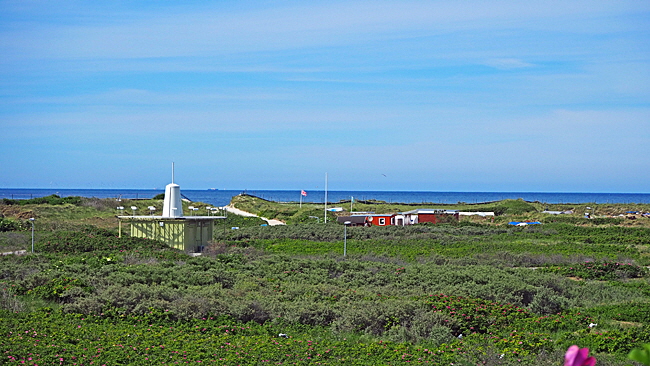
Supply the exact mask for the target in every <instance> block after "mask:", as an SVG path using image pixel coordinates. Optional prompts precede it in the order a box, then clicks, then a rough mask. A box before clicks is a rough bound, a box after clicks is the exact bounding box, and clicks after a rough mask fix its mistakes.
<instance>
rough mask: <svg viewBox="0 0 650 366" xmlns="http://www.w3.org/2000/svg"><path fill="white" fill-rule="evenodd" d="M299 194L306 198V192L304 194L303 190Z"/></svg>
mask: <svg viewBox="0 0 650 366" xmlns="http://www.w3.org/2000/svg"><path fill="white" fill-rule="evenodd" d="M300 194H301V195H303V196H305V197H306V196H307V192H305V190H304V189H303V190H300Z"/></svg>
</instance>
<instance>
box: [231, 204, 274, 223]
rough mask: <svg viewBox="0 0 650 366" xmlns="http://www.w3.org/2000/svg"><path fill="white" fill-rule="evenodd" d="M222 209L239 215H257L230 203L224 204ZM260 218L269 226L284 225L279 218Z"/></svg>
mask: <svg viewBox="0 0 650 366" xmlns="http://www.w3.org/2000/svg"><path fill="white" fill-rule="evenodd" d="M224 209H226V211H228V212H230V213H233V214H235V215H239V216H246V217H258V216H257V215H255V214H253V213H250V212H246V211H242V210H240V209H238V208H235V207H233V206H231V205H228V206H224ZM260 219H262V220H264V221H266V222H267V223H268V224H269V226H275V225H286V224H285V223H284V222H282V221H280V220H273V219H267V218H266V217H260Z"/></svg>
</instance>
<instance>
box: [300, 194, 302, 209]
mask: <svg viewBox="0 0 650 366" xmlns="http://www.w3.org/2000/svg"><path fill="white" fill-rule="evenodd" d="M300 208H302V191H300Z"/></svg>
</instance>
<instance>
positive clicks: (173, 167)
mask: <svg viewBox="0 0 650 366" xmlns="http://www.w3.org/2000/svg"><path fill="white" fill-rule="evenodd" d="M172 183H174V162H173V161H172Z"/></svg>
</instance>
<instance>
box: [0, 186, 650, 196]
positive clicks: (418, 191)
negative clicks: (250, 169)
mask: <svg viewBox="0 0 650 366" xmlns="http://www.w3.org/2000/svg"><path fill="white" fill-rule="evenodd" d="M0 190H39V191H52V190H62V191H119V190H125V191H162V192H164V191H165V187H162V188H158V187H155V188H60V187H57V188H43V187H29V188H16V187H0ZM181 190H182V191H223V192H247V191H250V192H255V191H262V192H274V191H277V192H301V191H303V190H304V191H307V192H325V190H324V189H307V190H305V189H304V188H302V189H301V188H297V189H267V188H243V189H233V188H223V189H222V188H183V187H181ZM328 192H385V193H386V192H404V193H543V194H641V195H645V194H650V192H627V191H535V190H533V191H525V190H503V191H490V190H481V191H474V190H450V191H445V190H407V189H404V190H402V189H400V190H388V189H376V190H368V189H330V190H328Z"/></svg>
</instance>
